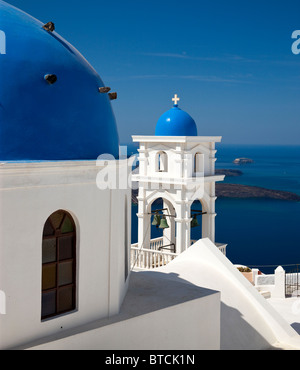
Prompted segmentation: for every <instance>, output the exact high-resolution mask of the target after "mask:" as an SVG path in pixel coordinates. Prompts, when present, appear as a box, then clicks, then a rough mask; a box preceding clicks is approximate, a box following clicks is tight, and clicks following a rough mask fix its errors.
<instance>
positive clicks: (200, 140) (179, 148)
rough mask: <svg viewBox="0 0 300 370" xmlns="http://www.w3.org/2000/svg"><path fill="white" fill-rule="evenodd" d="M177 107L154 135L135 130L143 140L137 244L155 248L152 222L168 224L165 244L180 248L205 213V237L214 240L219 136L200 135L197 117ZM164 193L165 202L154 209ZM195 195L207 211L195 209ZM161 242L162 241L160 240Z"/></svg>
mask: <svg viewBox="0 0 300 370" xmlns="http://www.w3.org/2000/svg"><path fill="white" fill-rule="evenodd" d="M172 100H173V102H174V105H173V107H172V108H171V109H170V110H168V111H167V112H165V113H164V114H163V115H162V116H161V117H160V118H159V120H158V122H157V125H156V129H155V135H154V136H132V139H133V142H138V143H139V149H138V152H139V157H138V160H139V173H138V174H135V175H133V177H132V180H133V181H137V182H138V183H139V188H138V189H139V191H138V213H137V216H138V247H139V248H144V249H152V247H153V245H154V243H153V240H151V224H152V225H156V226H157V227H160V228H162V229H163V237H162V238H161V242H160V244H159V245H160V247H159V248H160V250H163V249H169V250H172V251H174V252H175V253H176V254H179V253H182V252H183V251H185V250H186V249H187V248H189V247H190V245H191V243H192V241H191V227H193V226H197V224H198V219H199V217H202V238H209V239H210V240H211V241H212V242H214V243H215V217H216V213H215V201H216V196H215V183H216V182H217V181H223V180H224V176H223V175H216V174H215V161H216V157H215V154H216V150H215V143H218V142H220V141H221V137H220V136H198V132H197V126H196V123H195V121H194V120H193V118H192V117H191V116H190V115H189V114H188V113H186V112H184V111H183V110H181V109H180V108H179V107H178V101H179V100H180V99H179V98H178V96H177V95H175V96H174V98H173V99H172ZM159 198H161V199H162V202H161V203H160V204H161V207H159V208H158V209H155V210H152V208H151V206H152V204H153V202H154V201H155V200H157V199H159ZM194 201H198V202H200V203H201V205H202V211H193V210H192V209H191V206H192V204H193V203H194ZM156 244H157V243H156Z"/></svg>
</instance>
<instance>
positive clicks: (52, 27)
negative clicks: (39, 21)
mask: <svg viewBox="0 0 300 370" xmlns="http://www.w3.org/2000/svg"><path fill="white" fill-rule="evenodd" d="M43 28H44V30H46V31H48V32H53V31H54V30H55V25H54V23H53V22H48V23H46V24H44V25H43Z"/></svg>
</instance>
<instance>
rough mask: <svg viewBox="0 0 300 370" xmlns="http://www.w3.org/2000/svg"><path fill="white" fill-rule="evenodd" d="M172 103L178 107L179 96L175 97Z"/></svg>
mask: <svg viewBox="0 0 300 370" xmlns="http://www.w3.org/2000/svg"><path fill="white" fill-rule="evenodd" d="M172 101H173V102H174V105H177V103H178V102H179V101H180V99H179V98H178V96H177V94H175V95H174V98H173V99H172Z"/></svg>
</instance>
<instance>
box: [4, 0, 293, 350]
mask: <svg viewBox="0 0 300 370" xmlns="http://www.w3.org/2000/svg"><path fill="white" fill-rule="evenodd" d="M0 19H1V28H2V29H3V31H4V32H5V35H6V42H7V50H6V54H5V55H0V79H1V81H2V83H1V87H0V125H1V130H0V197H1V198H0V349H1V350H7V349H11V350H16V349H27V350H57V349H59V350H93V349H94V350H143V349H145V350H207V349H208V350H226V349H230V350H231V349H261V350H263V349H270V348H274V347H275V348H284V347H286V346H289V347H290V348H295V349H300V341H299V335H298V334H297V333H296V332H295V331H294V330H293V329H292V327H291V326H290V325H289V324H288V323H287V322H286V321H285V320H284V319H283V318H282V317H281V316H280V315H279V314H278V313H277V312H276V311H275V310H274V308H273V307H271V305H270V304H269V303H268V302H267V300H266V299H265V298H264V297H263V296H262V295H261V294H260V293H259V292H258V291H257V290H256V289H255V287H253V286H252V285H251V284H250V283H249V282H248V281H247V280H246V279H245V278H244V276H243V275H242V274H241V273H240V272H239V271H238V270H237V269H236V267H235V266H234V265H232V263H231V262H230V261H229V260H228V259H227V257H226V244H224V243H223V242H229V241H218V242H217V241H216V240H215V217H216V209H215V201H216V196H215V184H216V182H218V181H222V180H223V179H224V176H221V175H216V174H215V161H216V149H215V144H216V143H220V142H221V137H219V136H218V137H214V136H209V137H206V136H199V135H198V130H197V125H196V123H195V121H194V120H193V119H192V117H191V116H190V115H189V114H188V113H186V112H185V111H183V110H182V109H181V108H179V102H180V106H183V105H184V104H183V103H184V101H183V99H182V101H180V99H179V97H178V96H177V95H175V96H174V98H173V102H172V105H173V106H172V107H171V109H169V110H167V111H166V113H164V114H163V115H162V116H161V117H158V121H157V122H153V132H154V135H153V136H132V139H133V142H135V143H139V150H138V152H139V155H138V160H139V172H138V173H136V174H133V175H132V181H133V182H136V183H138V213H137V217H138V242H137V243H136V244H132V243H131V199H132V198H131V196H132V189H131V187H130V186H127V187H121V186H108V185H109V184H107V182H106V177H105V176H103V177H101V174H103V173H104V172H105V171H106V172H105V173H107V174H108V176H107V177H108V178H110V175H111V178H113V177H114V176H115V174H116V173H122V171H124V173H127V171H128V168H129V167H130V163H128V160H127V159H122V158H121V157H120V158H119V157H118V154H119V153H118V151H119V139H118V132H117V125H116V122H115V117H114V114H113V110H112V100H113V99H115V98H116V94H115V93H111V92H109V91H110V89H109V88H108V87H107V86H105V84H104V83H103V81H102V80H101V78H100V77H99V75H98V74H97V72H96V71H95V70H94V69H93V68H92V67H91V66H90V64H89V63H88V62H87V61H86V60H85V59H84V58H83V57H82V55H81V54H80V53H79V52H78V51H77V50H76V49H75V48H74V47H73V46H72V45H70V44H69V43H68V42H67V41H66V40H64V39H62V38H61V37H60V36H59V34H58V33H56V32H55V25H54V24H53V23H52V22H49V23H47V24H44V23H42V22H39V21H37V20H36V19H34V18H32V17H30V16H29V15H28V14H25V13H24V12H22V11H20V10H18V9H16V8H14V7H12V6H10V5H8V4H7V3H5V2H3V1H1V0H0ZM20 35H22V37H20ZM170 103H171V102H170ZM170 103H169V102H166V109H167V108H168V105H169V104H170ZM114 158H115V159H114ZM111 163H113V164H114V165H113V166H110V164H111ZM99 174H100V176H99ZM110 185H111V184H110ZM115 185H118V181H117V182H116V183H115ZM157 199H161V200H162V203H161V204H162V206H161V208H154V207H153V203H154V202H155V201H156V200H157ZM195 201H199V202H200V203H201V206H202V210H201V211H199V210H195V209H193V203H194V202H195ZM200 217H201V219H202V222H201V224H202V238H201V239H200V240H192V239H191V228H193V226H195V224H197V222H198V219H199V218H200ZM152 225H157V227H160V228H161V229H162V230H163V234H162V236H161V237H160V238H153V237H152V236H151V226H152Z"/></svg>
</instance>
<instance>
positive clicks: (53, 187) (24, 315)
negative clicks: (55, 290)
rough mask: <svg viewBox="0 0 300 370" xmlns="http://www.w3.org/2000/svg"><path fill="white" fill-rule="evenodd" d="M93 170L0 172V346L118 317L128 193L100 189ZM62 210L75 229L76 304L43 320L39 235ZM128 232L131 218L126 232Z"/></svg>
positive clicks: (18, 168)
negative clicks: (0, 294)
mask: <svg viewBox="0 0 300 370" xmlns="http://www.w3.org/2000/svg"><path fill="white" fill-rule="evenodd" d="M98 171H99V167H96V163H95V162H94V161H89V162H77V163H76V162H51V163H31V164H26V163H24V164H5V165H3V166H2V167H1V170H0V176H1V177H0V201H1V208H0V220H1V222H0V225H1V230H0V238H1V239H0V290H2V291H4V293H5V295H6V314H5V315H0V349H5V348H10V347H12V346H17V345H21V344H23V343H26V342H28V341H31V340H34V339H37V338H39V337H42V336H45V335H50V334H53V333H58V332H60V331H61V330H64V329H65V328H70V327H75V326H78V325H82V324H85V323H87V322H90V321H93V320H96V319H99V318H102V317H107V316H109V315H112V314H115V313H116V312H118V310H119V308H120V305H121V303H122V299H123V297H124V295H125V292H126V286H127V283H126V282H125V272H124V266H125V263H124V259H125V246H124V245H125V244H124V235H125V232H124V225H125V222H124V217H125V214H124V208H125V203H124V202H125V195H127V199H128V202H129V204H130V202H131V196H130V195H129V194H128V191H127V190H109V189H108V190H99V189H98V188H97V186H96V176H97V173H98ZM128 195H129V196H128ZM59 209H63V210H66V211H68V212H69V213H70V214H71V215H72V216H73V218H74V221H75V224H76V230H77V247H76V248H77V305H76V310H74V311H73V312H71V313H67V314H64V315H60V316H58V317H56V318H52V319H48V320H45V321H43V322H42V321H41V272H42V265H41V261H42V248H41V246H42V233H43V228H44V224H45V222H46V220H47V218H48V217H49V216H50V215H51V214H52V213H53V212H55V211H57V210H59ZM129 220H130V218H129ZM130 229H131V223H130V221H129V222H128V230H129V231H128V233H127V235H130ZM116 230H118V232H116ZM129 244H130V243H129ZM112 276H114V279H112Z"/></svg>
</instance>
